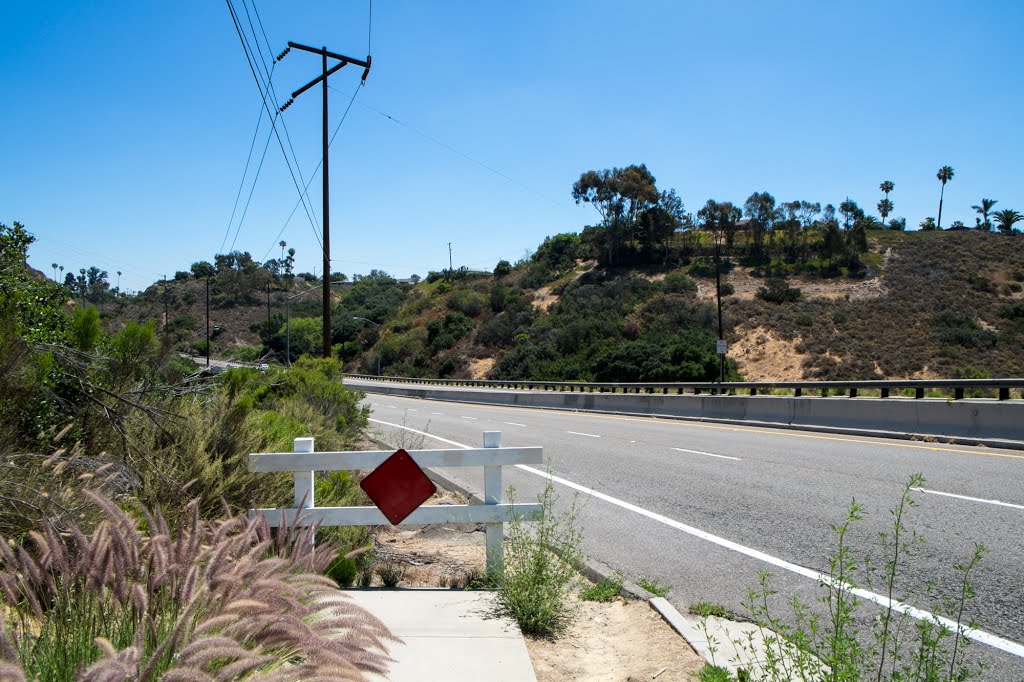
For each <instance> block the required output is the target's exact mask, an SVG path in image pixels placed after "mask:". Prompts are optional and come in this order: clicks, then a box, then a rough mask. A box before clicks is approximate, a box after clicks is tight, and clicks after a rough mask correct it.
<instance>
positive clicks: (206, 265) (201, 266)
mask: <svg viewBox="0 0 1024 682" xmlns="http://www.w3.org/2000/svg"><path fill="white" fill-rule="evenodd" d="M190 269H191V270H192V276H193V277H195V278H196V279H204V278H206V277H213V276H214V275H215V274H217V271H216V270H215V269H214V267H213V264H212V263H210V262H208V261H205V260H201V261H199V262H198V263H193V264H192V267H191V268H190ZM117 274H118V275H120V274H121V273H117Z"/></svg>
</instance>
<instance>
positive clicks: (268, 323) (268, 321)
mask: <svg viewBox="0 0 1024 682" xmlns="http://www.w3.org/2000/svg"><path fill="white" fill-rule="evenodd" d="M267 329H270V282H269V281H268V282H267Z"/></svg>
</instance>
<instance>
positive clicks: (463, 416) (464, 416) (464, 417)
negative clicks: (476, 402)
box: [462, 415, 478, 421]
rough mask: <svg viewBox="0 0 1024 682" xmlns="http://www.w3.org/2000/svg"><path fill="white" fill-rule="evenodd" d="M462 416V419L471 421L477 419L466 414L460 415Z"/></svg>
mask: <svg viewBox="0 0 1024 682" xmlns="http://www.w3.org/2000/svg"><path fill="white" fill-rule="evenodd" d="M462 418H463V419H472V420H473V421H476V420H477V419H478V418H477V417H467V416H466V415H462Z"/></svg>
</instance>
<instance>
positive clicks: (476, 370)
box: [469, 358, 496, 379]
mask: <svg viewBox="0 0 1024 682" xmlns="http://www.w3.org/2000/svg"><path fill="white" fill-rule="evenodd" d="M495 362H496V360H495V358H475V359H473V360H470V361H469V378H470V379H486V378H487V375H488V374H490V373H491V368H492V367H494V363H495Z"/></svg>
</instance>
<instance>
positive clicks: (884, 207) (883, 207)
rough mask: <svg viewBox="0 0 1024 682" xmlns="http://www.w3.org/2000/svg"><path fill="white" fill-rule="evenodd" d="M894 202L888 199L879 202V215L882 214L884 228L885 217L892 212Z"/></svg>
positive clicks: (883, 226)
mask: <svg viewBox="0 0 1024 682" xmlns="http://www.w3.org/2000/svg"><path fill="white" fill-rule="evenodd" d="M892 209H893V204H892V202H891V201H889V200H888V199H882V200H881V201H879V202H878V215H880V216H882V226H881V227H882V229H883V230H884V229H885V219H886V218H888V217H889V214H890V213H892Z"/></svg>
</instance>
